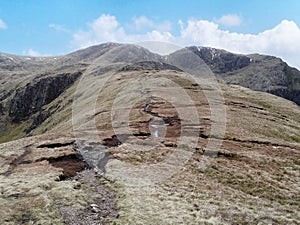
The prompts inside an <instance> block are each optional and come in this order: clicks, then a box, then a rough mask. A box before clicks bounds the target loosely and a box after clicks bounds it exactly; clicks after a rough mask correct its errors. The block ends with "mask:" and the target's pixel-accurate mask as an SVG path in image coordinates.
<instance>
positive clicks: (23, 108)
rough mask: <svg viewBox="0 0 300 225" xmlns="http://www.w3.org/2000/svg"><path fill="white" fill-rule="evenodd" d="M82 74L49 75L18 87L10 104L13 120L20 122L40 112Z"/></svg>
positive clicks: (10, 113)
mask: <svg viewBox="0 0 300 225" xmlns="http://www.w3.org/2000/svg"><path fill="white" fill-rule="evenodd" d="M80 75H81V72H75V73H64V74H58V75H56V76H47V77H43V78H41V79H38V80H34V81H33V82H31V83H28V84H27V85H26V86H25V87H24V88H19V89H17V90H16V94H15V95H14V97H13V99H12V100H11V102H10V105H9V115H10V116H11V117H12V121H13V122H20V121H21V120H24V119H26V118H28V117H29V116H30V115H32V114H34V113H36V112H38V111H39V110H40V109H41V108H42V106H44V105H46V104H48V103H50V102H51V101H53V100H54V99H55V98H57V97H58V96H59V95H60V94H61V93H62V92H64V91H65V90H66V89H67V88H68V87H70V86H71V85H72V84H73V83H74V82H75V81H76V79H77V78H78V77H79V76H80Z"/></svg>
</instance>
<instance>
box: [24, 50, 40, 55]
mask: <svg viewBox="0 0 300 225" xmlns="http://www.w3.org/2000/svg"><path fill="white" fill-rule="evenodd" d="M23 54H24V55H27V56H41V54H40V53H39V52H38V51H35V50H33V49H31V48H30V49H28V50H26V51H23Z"/></svg>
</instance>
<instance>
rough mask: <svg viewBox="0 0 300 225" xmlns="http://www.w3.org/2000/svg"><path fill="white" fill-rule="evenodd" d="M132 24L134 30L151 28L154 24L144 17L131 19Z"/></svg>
mask: <svg viewBox="0 0 300 225" xmlns="http://www.w3.org/2000/svg"><path fill="white" fill-rule="evenodd" d="M133 22H134V25H135V28H136V30H141V29H142V28H145V27H147V28H149V27H150V28H152V27H153V26H154V23H153V22H152V21H151V20H150V19H148V18H147V17H145V16H141V17H138V18H133Z"/></svg>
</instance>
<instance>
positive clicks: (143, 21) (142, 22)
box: [129, 16, 172, 32]
mask: <svg viewBox="0 0 300 225" xmlns="http://www.w3.org/2000/svg"><path fill="white" fill-rule="evenodd" d="M133 24H134V26H133V27H134V30H136V31H143V30H147V29H155V30H157V31H161V32H168V31H170V30H171V29H172V24H171V22H169V21H164V22H161V23H155V22H154V21H152V20H150V19H149V18H147V17H145V16H140V17H135V18H133ZM129 27H132V26H129Z"/></svg>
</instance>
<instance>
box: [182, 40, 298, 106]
mask: <svg viewBox="0 0 300 225" xmlns="http://www.w3.org/2000/svg"><path fill="white" fill-rule="evenodd" d="M188 49H190V50H191V51H192V52H193V53H195V54H196V55H198V56H199V57H200V58H201V59H202V60H203V61H204V62H205V63H206V64H207V65H208V66H209V67H210V68H211V70H212V71H213V72H214V73H215V74H216V76H217V77H218V78H220V80H223V81H224V82H225V83H228V84H237V85H241V86H244V87H248V88H250V89H252V90H256V91H263V92H268V93H271V94H274V95H277V96H280V97H283V98H286V99H289V100H291V101H293V102H295V103H297V104H298V105H300V71H298V70H297V69H295V68H292V67H289V66H288V65H287V64H286V63H285V62H283V61H282V60H281V59H279V58H276V57H273V56H266V55H258V54H251V55H239V54H233V53H230V52H227V51H224V50H219V49H214V48H205V47H196V46H192V47H188Z"/></svg>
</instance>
